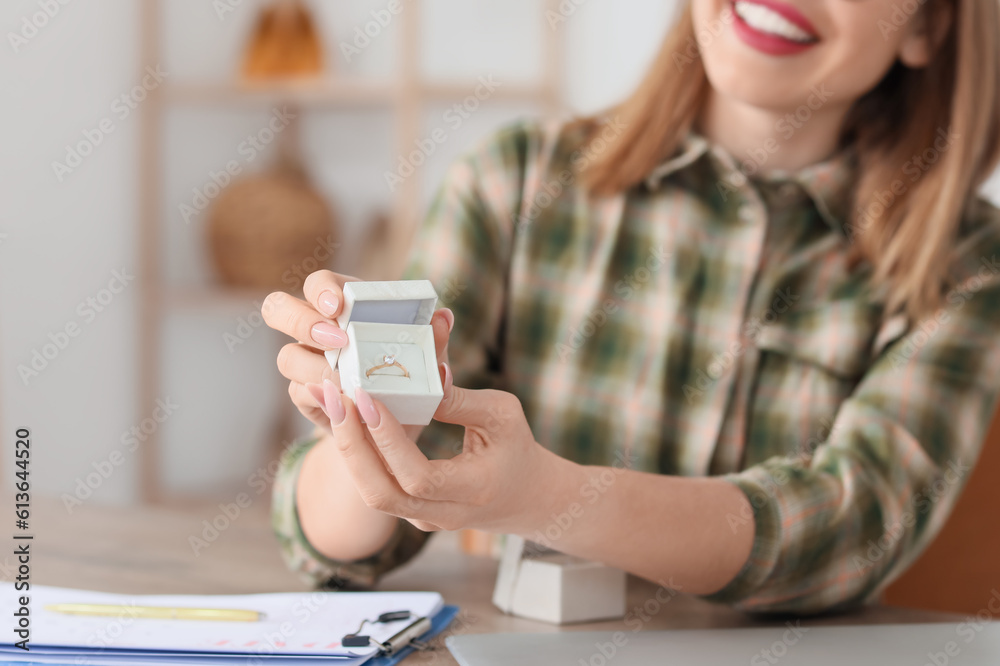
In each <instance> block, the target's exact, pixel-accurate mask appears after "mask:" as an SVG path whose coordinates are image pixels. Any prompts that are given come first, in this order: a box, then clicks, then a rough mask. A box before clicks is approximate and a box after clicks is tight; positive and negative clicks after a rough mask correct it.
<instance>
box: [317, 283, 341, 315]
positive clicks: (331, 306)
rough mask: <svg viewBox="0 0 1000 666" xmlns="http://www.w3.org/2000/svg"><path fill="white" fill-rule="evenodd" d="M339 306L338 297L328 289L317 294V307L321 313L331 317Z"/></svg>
mask: <svg viewBox="0 0 1000 666" xmlns="http://www.w3.org/2000/svg"><path fill="white" fill-rule="evenodd" d="M339 307H340V299H339V298H338V297H337V295H336V294H335V293H333V292H332V291H330V290H329V289H327V290H326V291H324V292H323V293H322V294H320V295H319V309H320V310H321V311H322V312H323V314H325V315H329V316H330V317H332V316H334V315H335V314H337V308H339Z"/></svg>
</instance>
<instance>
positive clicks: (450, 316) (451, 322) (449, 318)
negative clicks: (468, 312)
mask: <svg viewBox="0 0 1000 666" xmlns="http://www.w3.org/2000/svg"><path fill="white" fill-rule="evenodd" d="M441 312H443V313H444V319H445V321H446V322H448V332H449V333H451V329H453V328H455V313H454V312H452V311H451V308H441Z"/></svg>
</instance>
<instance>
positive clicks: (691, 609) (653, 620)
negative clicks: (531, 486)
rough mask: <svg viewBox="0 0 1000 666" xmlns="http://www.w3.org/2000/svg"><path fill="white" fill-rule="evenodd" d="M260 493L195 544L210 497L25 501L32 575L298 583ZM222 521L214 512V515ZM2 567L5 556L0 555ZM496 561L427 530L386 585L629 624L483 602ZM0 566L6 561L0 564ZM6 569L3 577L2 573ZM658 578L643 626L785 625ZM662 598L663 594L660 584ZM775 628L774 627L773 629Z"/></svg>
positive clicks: (868, 615)
mask: <svg viewBox="0 0 1000 666" xmlns="http://www.w3.org/2000/svg"><path fill="white" fill-rule="evenodd" d="M264 504H266V498H265V497H263V496H261V498H258V499H257V500H256V503H255V504H253V505H251V506H250V507H249V508H248V509H245V510H244V511H243V512H242V513H240V515H238V516H237V517H236V518H235V519H234V520H232V521H231V524H230V526H229V527H228V529H226V530H224V531H222V532H221V533H220V534H219V535H218V536H217V537H216V538H215V539H214V540H213V541H211V543H209V544H208V547H207V548H203V549H201V550H200V551H199V552H197V553H195V548H194V547H193V546H192V544H191V541H190V539H191V537H196V538H202V536H203V531H204V529H205V524H204V523H203V521H209V522H211V521H212V520H213V519H214V518H215V517H216V516H217V515H219V514H220V513H221V512H220V510H219V507H218V506H199V507H192V508H188V509H183V510H180V509H163V508H111V507H98V506H89V505H84V506H82V507H77V508H76V509H75V510H74V511H73V512H72V514H70V513H69V512H67V510H66V509H65V508H64V507H63V505H62V503H60V502H53V501H44V502H43V501H39V500H36V501H35V502H34V506H33V507H32V524H33V529H32V532H33V533H34V534H35V541H34V543H33V546H32V551H33V557H32V572H31V577H32V582H34V583H37V584H43V585H55V586H64V587H78V588H87V589H93V590H101V591H106V592H120V593H127V594H166V593H176V594H184V593H190V594H240V593H252V592H281V591H284V592H287V591H305V590H308V589H309V587H308V585H307V584H306V583H305V582H303V581H302V580H300V579H299V578H298V577H297V576H295V575H294V574H292V573H291V572H289V571H288V570H287V569H286V568H285V565H284V564H283V562H282V561H281V558H280V556H279V554H278V550H277V545H276V543H275V540H274V538H273V536H272V535H271V531H270V527H269V525H268V522H267V513H266V510H267V507H266V506H264ZM220 523H221V521H220ZM3 564H4V565H6V567H8V568H9V567H10V564H11V558H10V556H7V561H6V562H4V563H3ZM496 567H497V563H496V561H495V560H492V559H489V558H485V557H473V556H469V555H465V554H462V553H461V552H459V551H458V547H457V538H456V535H455V534H450V533H442V534H438V535H435V537H434V538H433V539H432V540H431V542H430V545H428V546H427V548H425V549H424V551H423V552H422V553H420V555H418V556H417V557H416V558H415V559H414V560H412V561H411V562H410V563H408V564H407V565H406V566H404V567H401V568H400V569H399V570H397V571H394V572H392V573H391V574H389V575H387V576H386V577H385V578H384V579H383V580H382V582H381V583H380V588H381V589H386V590H390V589H391V590H436V591H438V592H440V593H441V594H442V595H444V598H445V600H446V602H448V603H451V604H457V605H458V606H460V607H461V609H462V610H461V612H460V614H459V615H458V617H457V618H456V621H455V622H454V623H453V624H452V626H451V627H450V628H449V630H448V631H447V632H446V634H447V633H451V634H456V633H489V632H508V631H516V632H548V631H579V630H585V629H600V630H611V631H617V630H623V631H626V632H630V631H631V630H632V628H633V627H634V623H633V624H630V625H626V624H625V623H624V621H623V620H615V621H606V622H597V623H590V624H577V625H572V626H567V627H555V626H552V625H548V624H543V623H540V622H534V621H531V620H525V619H521V618H516V617H511V616H507V615H504V614H503V613H501V612H500V611H498V610H497V609H496V608H495V607H494V606H493V605H492V603H491V601H490V599H491V597H492V592H493V583H494V579H495V576H496ZM3 570H4V571H5V572H6V571H9V569H7V568H4V569H3ZM4 577H6V578H8V579H9V575H8V574H7V573H5V574H4ZM656 591H657V588H656V586H654V585H652V584H650V583H646V582H645V581H642V580H639V579H635V578H632V579H630V581H629V598H628V608H629V609H633V608H645V616H646V617H647V618H648V621H645V622H644V626H643V628H644V629H692V628H709V627H746V626H768V625H774V626H775V627H778V628H781V629H782V630H783V629H784V623H785V622H786V621H787V619H775V620H769V621H764V620H760V619H755V618H751V617H748V616H747V615H744V614H742V613H739V612H736V611H733V610H731V609H729V608H726V607H721V606H716V605H713V604H709V603H707V602H704V601H701V600H699V599H695V598H691V597H687V596H684V595H677V596H674V597H673V598H670V599H669V601H667V602H666V603H660V602H659V601H657V596H656ZM659 598H660V599H664V598H666V597H665V595H664V594H663V593H661V594H660V596H659ZM935 621H961V618H960V617H958V616H953V615H945V614H941V613H931V612H923V611H914V610H908V609H901V608H890V607H884V606H882V607H871V608H868V609H866V610H864V611H861V612H857V613H852V614H847V615H840V616H835V617H826V618H822V619H809V620H805V621H803V625H807V626H815V625H820V624H875V623H903V622H935ZM776 635H780V633H776ZM427 661H433V662H434V663H435V664H441V665H442V666H443V665H445V664H454V663H456V662H455V661H454V660H453V659H452V658H451V655H450V654H449V653H448V652H447V651H446V650H444V649H443V648H442V649H439V650H437V651H435V652H430V653H425V654H420V653H415V654H414V655H412V656H411V657H409V658H408V659H407V663H411V664H414V663H424V662H427Z"/></svg>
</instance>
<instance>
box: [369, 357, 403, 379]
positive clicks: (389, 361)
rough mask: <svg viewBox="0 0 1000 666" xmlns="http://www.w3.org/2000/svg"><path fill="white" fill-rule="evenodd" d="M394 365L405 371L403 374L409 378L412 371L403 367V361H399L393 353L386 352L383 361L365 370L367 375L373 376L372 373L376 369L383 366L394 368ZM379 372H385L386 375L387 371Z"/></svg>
mask: <svg viewBox="0 0 1000 666" xmlns="http://www.w3.org/2000/svg"><path fill="white" fill-rule="evenodd" d="M392 367H397V368H399V369H400V370H402V371H403V376H404V377H406V378H407V379H409V378H410V371H409V370H407V369H406V368H405V367H403V364H402V363H400V362H399V361H397V360H396V356H395V355H391V354H386V355H385V356H383V357H382V363H380V364H379V365H376V366H374V367H371V368H368V370H366V371H365V377H371V376H372V373H374V372H375V371H376V370H381V369H382V368H392ZM379 374H383V375H384V374H386V373H384V372H382V373H379ZM396 376H398V375H396Z"/></svg>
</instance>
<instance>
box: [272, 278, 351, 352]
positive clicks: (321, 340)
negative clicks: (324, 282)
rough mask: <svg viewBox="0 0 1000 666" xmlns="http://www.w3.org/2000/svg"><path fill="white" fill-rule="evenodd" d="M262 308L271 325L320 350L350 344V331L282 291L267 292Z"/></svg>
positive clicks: (338, 347)
mask: <svg viewBox="0 0 1000 666" xmlns="http://www.w3.org/2000/svg"><path fill="white" fill-rule="evenodd" d="M307 280H308V278H307ZM260 311H261V314H262V315H263V317H264V321H265V322H267V325H268V326H270V327H271V328H273V329H274V330H276V331H281V332H282V333H284V334H285V335H289V336H291V337H292V338H294V339H295V340H298V341H299V342H302V343H305V344H310V345H312V346H313V347H316V348H317V349H321V350H323V351H326V350H328V349H340V348H341V347H343V346H344V345H346V344H347V333H345V332H344V331H342V330H341V329H340V328H339V327H338V326H337V324H335V323H334V322H332V321H330V320H329V319H328V318H326V317H324V316H323V315H321V314H320V313H319V312H317V311H316V310H315V309H313V308H312V307H311V306H310V305H309V304H307V303H306V302H305V301H302V300H300V299H298V298H295V297H294V296H291V295H289V294H286V293H285V292H283V291H275V292H273V293H270V294H268V295H267V298H265V299H264V304H263V305H262V306H261V309H260Z"/></svg>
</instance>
